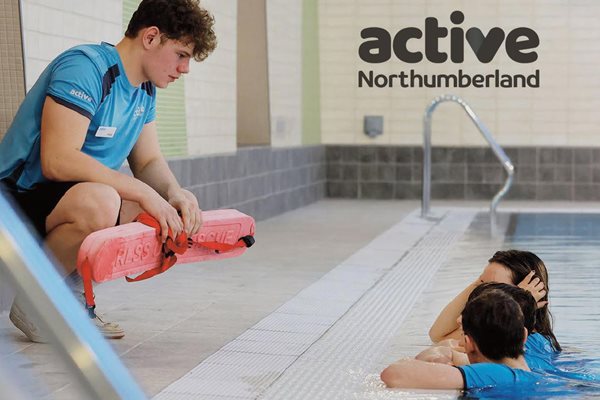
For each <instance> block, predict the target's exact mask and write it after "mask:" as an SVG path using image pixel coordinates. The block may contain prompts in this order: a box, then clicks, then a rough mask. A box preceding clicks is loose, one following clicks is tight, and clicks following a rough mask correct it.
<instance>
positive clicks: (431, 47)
mask: <svg viewBox="0 0 600 400" xmlns="http://www.w3.org/2000/svg"><path fill="white" fill-rule="evenodd" d="M446 36H448V29H446V28H443V27H440V26H439V25H438V20H437V19H436V18H431V17H430V18H425V57H427V59H428V60H429V61H431V62H433V63H438V64H439V63H443V62H445V61H446V60H447V59H448V55H447V54H446V53H444V52H440V51H439V48H438V39H439V38H443V37H446Z"/></svg>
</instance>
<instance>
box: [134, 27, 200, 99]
mask: <svg viewBox="0 0 600 400" xmlns="http://www.w3.org/2000/svg"><path fill="white" fill-rule="evenodd" d="M193 49H194V44H193V43H188V44H184V43H182V42H180V41H177V40H172V39H166V40H164V41H162V43H158V44H157V45H155V46H152V48H151V49H149V51H148V53H147V55H146V62H145V63H144V74H145V75H146V76H147V77H148V79H149V80H150V81H151V82H152V83H154V84H155V85H156V86H157V87H159V88H166V87H167V86H168V85H169V84H170V83H171V82H175V81H176V80H177V79H179V77H180V76H181V75H182V74H187V73H188V72H189V71H190V58H191V57H192V53H193Z"/></svg>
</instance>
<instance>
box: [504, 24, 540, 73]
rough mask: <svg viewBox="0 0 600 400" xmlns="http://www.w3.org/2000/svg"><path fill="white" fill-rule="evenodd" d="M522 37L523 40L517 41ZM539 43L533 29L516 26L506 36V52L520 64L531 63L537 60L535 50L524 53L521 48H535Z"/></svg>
mask: <svg viewBox="0 0 600 400" xmlns="http://www.w3.org/2000/svg"><path fill="white" fill-rule="evenodd" d="M521 37H524V38H525V40H521V41H519V38H521ZM539 44H540V38H539V37H538V35H537V33H535V31H534V30H533V29H529V28H524V27H521V28H516V29H513V30H512V31H511V32H510V33H509V34H508V36H507V37H506V43H505V46H506V54H508V56H509V57H510V58H511V59H512V60H513V61H516V62H518V63H521V64H526V63H532V62H534V61H536V60H537V58H538V55H537V52H535V51H530V52H527V53H524V52H523V51H522V50H530V49H535V48H536V47H537V46H539Z"/></svg>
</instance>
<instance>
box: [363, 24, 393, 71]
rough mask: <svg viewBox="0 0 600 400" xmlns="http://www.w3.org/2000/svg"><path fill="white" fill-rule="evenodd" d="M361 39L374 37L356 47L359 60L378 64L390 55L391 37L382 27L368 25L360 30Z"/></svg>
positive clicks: (386, 59)
mask: <svg viewBox="0 0 600 400" xmlns="http://www.w3.org/2000/svg"><path fill="white" fill-rule="evenodd" d="M360 36H361V37H362V38H363V39H375V40H368V41H366V42H363V43H362V44H361V45H360V47H359V48H358V55H359V57H360V58H361V60H363V61H365V62H368V63H372V64H379V63H382V62H386V61H388V60H389V59H390V57H391V56H392V38H391V37H390V34H389V32H388V31H386V30H385V29H383V28H377V27H370V28H365V29H363V30H362V31H361V32H360Z"/></svg>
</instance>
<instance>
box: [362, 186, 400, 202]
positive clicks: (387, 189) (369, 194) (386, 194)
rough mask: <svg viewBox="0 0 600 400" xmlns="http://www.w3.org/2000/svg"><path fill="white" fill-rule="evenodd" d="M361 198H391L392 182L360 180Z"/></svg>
mask: <svg viewBox="0 0 600 400" xmlns="http://www.w3.org/2000/svg"><path fill="white" fill-rule="evenodd" d="M359 190H360V198H361V199H393V198H394V183H392V182H389V183H388V182H361V183H360V185H359Z"/></svg>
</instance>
